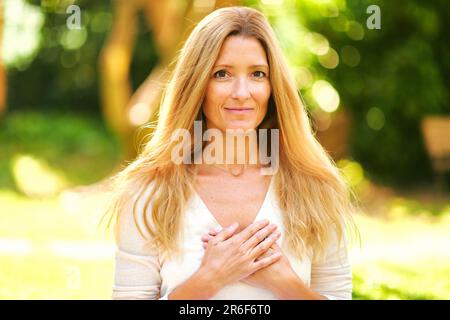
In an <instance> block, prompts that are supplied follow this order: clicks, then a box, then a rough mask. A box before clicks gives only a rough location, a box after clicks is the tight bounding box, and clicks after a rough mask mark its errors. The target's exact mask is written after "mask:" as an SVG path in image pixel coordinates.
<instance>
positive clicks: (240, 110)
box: [225, 107, 254, 114]
mask: <svg viewBox="0 0 450 320" xmlns="http://www.w3.org/2000/svg"><path fill="white" fill-rule="evenodd" d="M225 110H226V111H227V112H230V113H234V114H247V113H250V112H252V111H253V110H254V108H245V107H226V108H225Z"/></svg>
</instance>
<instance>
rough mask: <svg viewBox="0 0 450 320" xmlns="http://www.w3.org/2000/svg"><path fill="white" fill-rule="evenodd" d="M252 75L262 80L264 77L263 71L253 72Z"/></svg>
mask: <svg viewBox="0 0 450 320" xmlns="http://www.w3.org/2000/svg"><path fill="white" fill-rule="evenodd" d="M253 74H254V75H256V77H257V78H264V77H265V76H266V74H265V73H264V72H263V71H255V72H254V73H253Z"/></svg>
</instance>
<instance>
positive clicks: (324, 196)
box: [112, 7, 352, 299]
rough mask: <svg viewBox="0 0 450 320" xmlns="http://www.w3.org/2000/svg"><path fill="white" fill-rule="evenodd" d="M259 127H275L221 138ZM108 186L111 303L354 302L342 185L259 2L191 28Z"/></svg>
mask: <svg viewBox="0 0 450 320" xmlns="http://www.w3.org/2000/svg"><path fill="white" fill-rule="evenodd" d="M196 120H199V121H201V122H199V121H196ZM199 124H200V127H201V133H204V135H203V134H200V135H199V134H196V131H197V133H198V129H199ZM263 128H264V129H269V130H271V132H272V131H273V132H278V131H279V135H272V134H270V136H269V137H266V136H264V134H262V135H258V136H257V140H258V141H257V142H258V143H257V146H256V149H255V148H254V146H255V145H254V144H252V143H250V142H251V141H252V140H251V139H250V142H249V143H243V144H238V143H235V144H232V143H231V142H230V141H232V140H233V141H234V139H235V137H233V134H235V133H236V132H241V133H242V131H245V132H247V131H251V130H254V131H260V132H261V131H262V132H263V133H264V132H267V131H264V130H261V129H263ZM180 131H181V135H179V136H176V135H174V133H179V132H180ZM206 131H210V133H209V134H206ZM230 133H231V135H230ZM212 136H214V137H215V138H214V139H211V137H212ZM179 137H181V138H182V139H181V140H182V141H181V142H180V139H178V138H179ZM192 137H194V139H193V141H192V139H191V138H192ZM205 137H206V139H205ZM266 138H267V139H266ZM267 140H270V146H269V148H266V147H265V146H264V145H263V144H261V143H262V142H264V141H266V142H267ZM253 141H254V140H253ZM218 142H221V143H218ZM212 144H214V147H215V148H213V149H214V152H211V148H210V147H211V145H212ZM262 149H265V150H267V149H269V150H268V153H269V155H270V157H269V158H267V157H264V152H262ZM180 152H181V153H182V154H183V155H182V156H180ZM222 152H224V153H225V154H223V153H222ZM266 153H267V152H266ZM230 154H231V156H230ZM218 155H221V156H220V157H219V156H218ZM242 155H243V156H244V157H243V158H244V162H242V161H241V162H239V161H236V160H239V159H241V160H242V158H240V156H242ZM224 157H225V158H226V159H227V160H226V161H225V163H223V162H222V161H220V160H223V159H224ZM205 159H206V160H207V161H202V160H205ZM211 159H213V161H211ZM268 159H269V161H268ZM180 160H182V161H180ZM268 165H269V166H270V168H269V167H268ZM117 186H118V190H117V193H116V198H115V201H114V202H113V206H114V207H113V210H112V212H114V213H116V214H117V221H116V222H117V224H116V235H117V238H116V239H117V251H116V271H115V285H114V288H113V298H115V299H141V298H142V299H158V298H159V299H351V290H352V274H351V268H350V264H349V262H348V257H347V250H346V249H347V237H346V233H345V227H346V226H347V224H348V222H351V221H352V220H351V219H349V218H351V215H350V213H351V209H352V207H351V204H350V201H349V191H348V189H347V187H346V185H345V183H344V182H343V180H342V178H341V177H340V175H339V173H338V170H337V169H336V167H335V166H334V165H333V162H332V161H331V160H330V158H329V157H328V156H327V154H326V153H325V152H324V150H323V149H322V147H321V146H320V145H319V143H318V142H317V141H316V140H315V138H314V136H313V134H312V132H311V127H310V124H309V121H308V116H307V113H306V110H305V108H304V106H303V105H302V103H301V100H300V97H299V95H298V92H297V89H296V87H295V82H294V80H293V79H292V76H291V75H290V74H289V70H288V68H287V65H286V62H285V60H284V58H283V55H282V53H281V50H280V48H279V45H278V43H277V40H276V37H275V35H274V32H273V30H272V29H271V27H270V25H269V23H268V22H267V20H266V18H265V17H264V16H263V15H262V14H261V13H260V12H259V11H257V10H254V9H250V8H246V7H228V8H222V9H219V10H216V11H214V12H212V13H211V14H209V15H208V16H207V17H205V18H204V19H203V20H202V21H201V22H200V23H199V24H198V25H197V26H196V27H195V29H194V30H193V31H192V33H191V35H190V36H189V38H188V40H187V42H186V43H185V45H184V47H183V49H182V50H181V53H180V55H179V58H178V61H177V64H176V67H175V70H174V73H173V76H172V79H171V81H170V82H169V83H168V86H167V88H166V91H165V95H164V97H163V100H162V103H161V107H160V114H159V119H158V124H157V127H156V129H155V131H154V134H153V135H152V137H151V139H150V141H149V142H148V143H147V144H146V145H145V147H144V150H143V151H142V153H141V154H140V155H139V156H138V158H137V159H136V160H135V161H134V162H132V163H131V164H130V165H128V166H127V167H126V168H125V169H124V170H123V171H122V172H121V173H120V174H119V175H118V176H117Z"/></svg>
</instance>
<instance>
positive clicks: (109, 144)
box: [0, 111, 121, 189]
mask: <svg viewBox="0 0 450 320" xmlns="http://www.w3.org/2000/svg"><path fill="white" fill-rule="evenodd" d="M0 128H2V130H0V188H10V189H16V184H15V182H14V179H13V176H12V172H13V170H12V165H13V160H14V157H15V156H17V155H31V156H35V157H37V158H38V159H42V160H44V161H45V162H46V163H48V165H49V166H50V167H52V168H54V169H56V170H61V171H63V172H64V174H65V178H67V180H68V182H69V183H70V185H78V184H88V183H94V182H96V181H98V180H99V179H102V178H103V177H105V176H107V175H108V174H110V172H111V170H113V169H114V166H115V165H117V164H118V163H119V161H120V160H121V152H120V148H119V143H118V141H117V140H116V139H114V138H113V137H111V133H110V132H108V130H107V129H106V128H105V126H104V124H103V122H102V121H101V120H100V119H98V118H97V119H95V118H92V117H91V118H87V117H81V116H79V115H75V114H70V113H65V114H62V113H55V112H51V111H46V114H45V115H44V114H43V113H38V112H13V113H10V114H9V115H8V117H7V118H5V119H3V120H0Z"/></svg>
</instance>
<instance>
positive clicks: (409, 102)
mask: <svg viewBox="0 0 450 320" xmlns="http://www.w3.org/2000/svg"><path fill="white" fill-rule="evenodd" d="M28 3H31V4H34V5H36V6H39V5H40V8H41V9H40V10H41V12H42V13H43V15H44V17H45V19H44V23H43V26H42V28H41V31H40V33H41V41H40V45H39V48H38V50H37V52H36V54H35V55H34V58H33V59H32V61H30V62H29V63H28V64H26V65H21V66H20V67H11V68H9V70H8V84H9V85H8V86H9V95H8V107H9V109H10V110H13V111H14V110H19V109H25V108H27V109H34V110H38V109H39V110H41V111H44V110H49V109H58V110H61V109H62V110H71V111H75V112H79V111H86V112H89V113H91V114H94V115H98V114H99V113H100V108H99V95H98V87H99V83H98V71H97V67H96V66H97V59H98V55H99V53H100V50H101V47H102V45H103V43H104V41H105V39H106V36H107V33H108V30H109V29H110V27H111V23H112V17H113V13H112V2H111V1H107V0H99V1H88V0H78V1H76V4H77V5H78V6H79V7H80V8H81V13H82V17H81V24H82V29H81V30H73V31H71V30H68V29H67V28H66V19H67V17H68V14H66V13H65V7H62V5H61V4H62V3H65V2H64V1H43V2H42V3H41V1H37V0H28ZM43 4H46V5H43ZM245 4H247V5H249V6H253V7H257V8H259V9H261V10H262V11H263V12H264V13H265V14H266V15H267V16H268V17H269V19H270V21H271V23H272V25H273V26H274V29H275V31H276V33H277V36H278V37H279V38H280V42H281V44H282V46H283V49H284V51H285V54H286V56H287V57H288V59H289V61H290V64H291V66H292V68H293V69H292V70H293V72H294V75H295V77H296V80H297V81H298V85H299V89H300V91H301V92H302V94H303V96H304V98H305V100H306V103H307V106H308V107H309V108H310V110H314V109H315V108H318V103H317V95H318V94H319V95H321V92H323V91H319V93H318V94H317V93H316V97H315V96H314V90H313V89H314V84H315V83H316V84H317V83H318V82H317V81H320V80H325V81H327V82H326V83H329V84H331V85H332V86H333V87H334V88H335V89H336V90H337V92H338V98H339V101H340V103H339V108H338V109H337V111H335V112H340V111H341V110H347V111H349V112H350V116H351V118H352V134H351V141H350V142H351V152H352V156H353V157H354V159H356V160H357V161H358V162H360V163H361V164H362V166H363V167H364V169H365V170H366V173H367V176H368V177H369V178H370V179H373V180H375V181H379V182H383V183H389V184H399V185H401V184H403V185H408V184H411V183H420V182H429V181H430V180H431V176H432V175H431V168H430V161H429V160H428V157H427V155H426V152H425V148H424V143H423V140H422V136H421V133H420V121H421V119H422V118H423V117H424V116H426V115H430V114H435V115H436V114H438V115H440V114H447V115H448V114H450V101H449V100H450V97H449V92H450V90H449V86H450V81H449V79H450V74H449V73H450V44H449V41H448V39H447V38H446V37H447V35H446V33H448V30H450V26H449V24H450V10H449V4H448V1H446V0H433V1H420V0H408V1H406V0H401V1H395V2H393V1H387V0H384V1H380V0H351V1H350V0H329V1H312V0H304V1H297V0H285V1H269V0H265V1H259V0H247V1H245ZM369 5H378V6H379V7H380V10H381V29H380V30H377V29H374V30H369V29H368V28H367V27H366V20H367V19H368V17H369V15H370V14H368V13H367V12H366V10H367V8H368V6H369ZM323 48H325V49H326V50H325V51H323V52H322V51H321V50H322V49H323ZM157 59H158V57H157V55H156V53H155V50H154V44H153V42H152V34H151V31H150V30H148V28H147V26H146V25H145V23H144V19H143V18H142V17H140V19H139V33H138V35H137V38H136V46H135V50H134V57H133V63H132V65H131V80H132V84H133V88H136V87H137V86H138V85H139V84H140V83H141V82H142V81H143V80H144V79H145V77H146V76H147V75H148V72H149V71H150V70H151V68H152V67H153V66H154V65H155V62H156V60H157ZM321 83H322V84H323V82H321Z"/></svg>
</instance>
